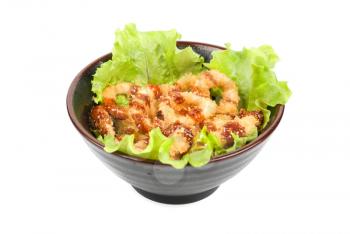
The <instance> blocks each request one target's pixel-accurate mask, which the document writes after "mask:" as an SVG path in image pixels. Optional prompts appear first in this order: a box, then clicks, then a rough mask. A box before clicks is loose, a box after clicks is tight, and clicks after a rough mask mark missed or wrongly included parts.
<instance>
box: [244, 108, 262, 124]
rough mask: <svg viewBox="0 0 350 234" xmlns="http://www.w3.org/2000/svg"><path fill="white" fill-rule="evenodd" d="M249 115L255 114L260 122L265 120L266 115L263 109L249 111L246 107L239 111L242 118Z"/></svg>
mask: <svg viewBox="0 0 350 234" xmlns="http://www.w3.org/2000/svg"><path fill="white" fill-rule="evenodd" d="M249 115H252V116H254V118H256V119H257V120H258V121H259V123H260V124H261V123H262V122H263V121H264V115H263V113H262V112H261V111H247V110H245V109H241V110H240V111H239V115H238V116H239V117H240V118H242V117H245V116H249Z"/></svg>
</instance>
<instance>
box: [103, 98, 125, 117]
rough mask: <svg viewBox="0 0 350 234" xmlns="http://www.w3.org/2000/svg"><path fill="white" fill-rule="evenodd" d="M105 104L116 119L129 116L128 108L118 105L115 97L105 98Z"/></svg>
mask: <svg viewBox="0 0 350 234" xmlns="http://www.w3.org/2000/svg"><path fill="white" fill-rule="evenodd" d="M103 106H104V108H105V109H106V110H107V111H108V113H109V114H110V115H111V116H112V117H113V118H115V119H118V120H124V119H126V118H128V114H127V111H126V109H125V108H122V107H119V106H117V104H116V103H115V101H114V100H113V99H104V100H103Z"/></svg>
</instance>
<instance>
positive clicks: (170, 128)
mask: <svg viewBox="0 0 350 234" xmlns="http://www.w3.org/2000/svg"><path fill="white" fill-rule="evenodd" d="M180 127H181V124H180V123H179V122H175V123H172V124H170V125H169V126H168V127H167V128H165V129H163V130H162V133H163V134H164V135H165V136H167V137H168V136H170V135H171V134H173V133H174V132H175V131H176V129H178V128H180Z"/></svg>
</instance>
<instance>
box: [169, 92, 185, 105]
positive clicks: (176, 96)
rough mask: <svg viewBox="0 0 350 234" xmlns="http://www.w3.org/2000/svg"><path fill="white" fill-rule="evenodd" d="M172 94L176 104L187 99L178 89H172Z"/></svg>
mask: <svg viewBox="0 0 350 234" xmlns="http://www.w3.org/2000/svg"><path fill="white" fill-rule="evenodd" d="M170 95H171V97H172V98H173V100H174V102H175V103H176V104H181V103H183V102H184V101H185V99H184V98H183V97H182V95H181V94H180V93H179V92H177V91H172V92H171V93H170Z"/></svg>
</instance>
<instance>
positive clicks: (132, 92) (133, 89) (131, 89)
mask: <svg viewBox="0 0 350 234" xmlns="http://www.w3.org/2000/svg"><path fill="white" fill-rule="evenodd" d="M138 90H139V87H138V86H137V85H132V86H131V88H130V93H131V94H132V95H135V94H136V93H137V91H138Z"/></svg>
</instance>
